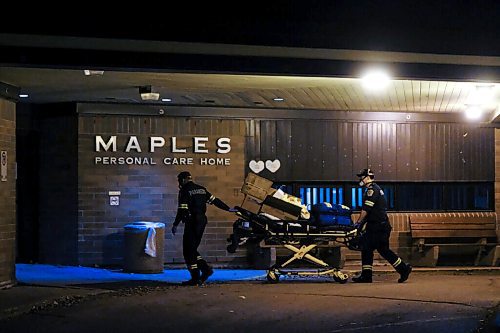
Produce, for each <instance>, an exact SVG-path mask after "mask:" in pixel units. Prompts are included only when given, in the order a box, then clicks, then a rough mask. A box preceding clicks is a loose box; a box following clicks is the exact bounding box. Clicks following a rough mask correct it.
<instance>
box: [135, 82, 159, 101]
mask: <svg viewBox="0 0 500 333" xmlns="http://www.w3.org/2000/svg"><path fill="white" fill-rule="evenodd" d="M139 93H140V94H141V99H142V100H143V101H157V100H158V99H159V98H160V94H159V93H156V92H153V91H152V89H151V86H142V87H139Z"/></svg>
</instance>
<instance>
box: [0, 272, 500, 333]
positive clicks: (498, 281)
mask: <svg viewBox="0 0 500 333" xmlns="http://www.w3.org/2000/svg"><path fill="white" fill-rule="evenodd" d="M354 269H355V268H353V269H352V270H351V269H349V268H345V269H344V271H346V272H348V273H350V274H351V275H352V273H353V272H354ZM397 277H398V276H397V274H395V273H393V272H392V270H391V269H390V268H386V267H379V268H377V271H376V273H375V276H374V283H372V284H354V283H351V282H350V281H349V282H348V283H346V284H340V283H336V282H332V280H331V279H328V278H314V277H313V278H298V277H289V278H282V279H281V280H280V282H279V283H278V284H270V283H267V281H266V279H265V271H259V270H229V269H218V270H216V271H215V274H214V275H213V276H212V277H211V279H210V280H209V283H208V284H207V285H206V286H204V287H181V286H180V285H179V282H180V281H182V280H184V279H187V278H188V274H187V271H186V270H185V269H166V270H165V271H164V273H162V274H130V273H123V272H121V271H120V270H108V269H102V268H85V267H64V266H48V265H17V278H18V281H19V283H18V285H16V286H14V287H12V288H9V289H5V290H0V332H2V333H4V332H5V333H7V332H51V333H54V332H109V331H119V332H153V331H155V332H157V331H158V330H165V331H167V330H168V331H177V330H182V331H184V332H259V333H262V332H276V331H285V332H287V333H289V332H375V331H376V332H377V333H381V332H405V333H411V332H419V333H422V332H454V333H455V332H499V331H500V316H499V315H498V306H499V303H500V269H499V268H498V267H495V268H488V267H481V268H477V267H458V268H452V267H447V268H438V269H415V271H414V273H412V275H411V276H410V279H409V280H408V281H407V282H406V283H402V284H398V283H397V282H396V281H397Z"/></svg>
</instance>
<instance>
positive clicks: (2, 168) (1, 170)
mask: <svg viewBox="0 0 500 333" xmlns="http://www.w3.org/2000/svg"><path fill="white" fill-rule="evenodd" d="M0 180H1V181H3V182H6V181H7V151H6V150H2V151H1V152H0Z"/></svg>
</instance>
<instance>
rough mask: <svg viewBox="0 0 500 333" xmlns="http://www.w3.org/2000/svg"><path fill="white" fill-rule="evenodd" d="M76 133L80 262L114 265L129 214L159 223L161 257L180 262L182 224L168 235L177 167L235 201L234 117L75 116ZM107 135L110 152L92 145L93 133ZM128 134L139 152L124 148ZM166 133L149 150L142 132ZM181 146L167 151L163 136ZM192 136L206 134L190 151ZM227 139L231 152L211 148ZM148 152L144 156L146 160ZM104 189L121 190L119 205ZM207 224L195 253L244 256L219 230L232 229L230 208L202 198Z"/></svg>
mask: <svg viewBox="0 0 500 333" xmlns="http://www.w3.org/2000/svg"><path fill="white" fill-rule="evenodd" d="M78 132H79V138H78V160H79V162H78V164H79V170H78V198H79V200H78V220H79V221H78V258H79V264H81V265H92V264H103V265H121V264H122V260H123V227H124V226H125V225H126V224H128V223H130V222H135V221H154V222H164V223H165V224H166V229H167V230H166V232H165V235H166V239H165V252H164V254H165V262H166V263H170V264H175V263H183V262H184V260H183V258H182V232H181V231H182V230H179V231H180V232H179V233H178V234H177V235H176V236H175V237H173V236H172V235H171V233H170V228H171V226H172V222H173V220H174V217H175V214H176V210H177V194H178V188H177V178H176V176H177V174H178V173H179V172H180V171H183V170H188V171H190V172H191V173H192V174H193V176H194V180H195V182H197V183H199V184H201V185H203V186H205V187H207V189H208V190H209V191H210V192H212V193H213V194H214V195H216V196H217V197H219V198H220V199H222V200H223V201H225V202H226V203H227V204H228V205H230V206H234V205H237V204H241V201H242V199H243V197H242V195H241V193H240V192H239V191H240V188H241V186H242V183H243V180H244V170H245V147H244V142H245V124H244V122H243V121H239V120H217V119H194V118H180V117H177V118H175V117H159V116H144V117H143V116H88V115H82V116H80V118H79V130H78ZM96 135H101V136H102V137H103V139H105V140H108V139H109V138H110V136H111V135H116V136H117V151H116V152H115V153H113V152H111V151H108V152H103V151H101V152H96V151H95V136H96ZM130 136H136V137H137V139H138V141H139V143H140V145H141V149H142V152H141V153H138V152H137V151H135V150H132V151H131V152H130V153H125V152H124V150H125V146H126V144H127V140H128V139H129V137H130ZM151 136H160V137H163V138H165V140H166V145H165V146H164V147H162V148H158V149H156V150H155V152H154V153H150V152H148V151H149V137H151ZM172 136H175V137H177V147H178V148H186V149H187V153H186V154H172V153H171V152H170V146H171V144H170V142H171V141H170V140H171V139H170V138H171V137H172ZM194 136H204V137H208V138H209V141H208V142H207V143H206V147H207V149H208V150H209V153H208V154H200V153H196V154H195V153H194V152H193V148H192V144H193V137H194ZM220 137H229V138H230V139H231V152H230V153H228V154H216V153H215V140H216V139H217V138H220ZM95 157H103V158H104V157H141V158H146V159H148V161H150V163H151V161H152V162H154V163H156V164H155V165H137V164H132V165H127V164H123V165H104V164H102V163H99V164H96V163H95ZM165 157H193V165H188V166H181V165H166V164H164V163H163V159H164V158H165ZM216 157H224V158H230V165H229V166H215V165H212V166H211V165H203V166H202V165H200V164H199V159H200V158H216ZM150 159H151V160H150ZM109 191H120V192H121V195H120V196H119V200H120V205H119V206H111V205H110V196H109ZM207 216H208V220H209V224H208V226H207V229H206V231H205V235H204V237H203V240H202V244H201V246H200V253H201V254H202V255H203V256H204V257H206V258H207V259H208V260H209V261H210V262H212V263H214V264H230V265H240V264H243V263H246V255H245V253H241V252H239V253H236V254H234V255H230V254H228V253H227V252H226V246H227V243H226V238H227V236H228V235H229V234H230V233H231V231H232V223H233V222H234V220H235V215H234V214H232V213H228V212H224V211H221V210H219V209H217V208H215V207H214V206H209V208H208V212H207Z"/></svg>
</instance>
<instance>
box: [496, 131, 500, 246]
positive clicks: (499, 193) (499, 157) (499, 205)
mask: <svg viewBox="0 0 500 333" xmlns="http://www.w3.org/2000/svg"><path fill="white" fill-rule="evenodd" d="M495 212H496V213H497V236H500V227H499V225H500V223H499V216H500V129H498V128H495Z"/></svg>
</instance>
